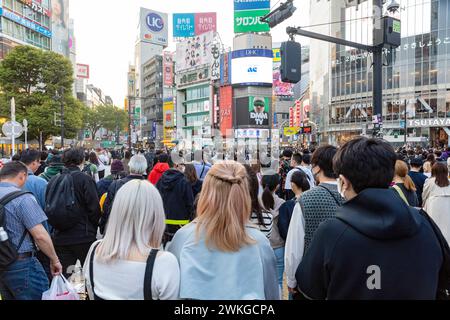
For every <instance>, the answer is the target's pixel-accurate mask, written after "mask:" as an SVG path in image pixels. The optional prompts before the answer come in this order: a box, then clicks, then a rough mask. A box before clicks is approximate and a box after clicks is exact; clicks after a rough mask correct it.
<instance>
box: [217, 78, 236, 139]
mask: <svg viewBox="0 0 450 320" xmlns="http://www.w3.org/2000/svg"><path fill="white" fill-rule="evenodd" d="M219 94H220V104H219V105H220V107H219V123H220V132H221V133H222V136H226V135H227V131H228V130H231V129H232V128H233V115H232V107H233V99H232V98H233V88H232V87H231V86H227V87H221V88H220V91H219Z"/></svg>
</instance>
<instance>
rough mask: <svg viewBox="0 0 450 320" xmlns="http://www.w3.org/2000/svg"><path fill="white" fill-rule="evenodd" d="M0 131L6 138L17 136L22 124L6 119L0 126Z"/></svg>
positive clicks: (20, 133) (20, 132)
mask: <svg viewBox="0 0 450 320" xmlns="http://www.w3.org/2000/svg"><path fill="white" fill-rule="evenodd" d="M2 131H3V134H4V135H5V136H7V137H8V138H11V137H14V138H18V137H20V136H21V135H22V133H23V127H22V125H21V124H20V123H19V122H17V121H8V122H5V124H4V125H3V126H2Z"/></svg>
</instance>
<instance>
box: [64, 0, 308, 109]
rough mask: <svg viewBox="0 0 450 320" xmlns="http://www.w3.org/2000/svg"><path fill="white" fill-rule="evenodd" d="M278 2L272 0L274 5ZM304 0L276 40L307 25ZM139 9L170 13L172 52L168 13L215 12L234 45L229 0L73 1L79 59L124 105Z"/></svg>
mask: <svg viewBox="0 0 450 320" xmlns="http://www.w3.org/2000/svg"><path fill="white" fill-rule="evenodd" d="M284 1H285V0H282V2H284ZM277 2H278V0H271V4H272V6H274V5H275V4H276V3H277ZM308 2H309V0H295V5H296V7H297V11H296V13H295V14H294V16H293V17H292V18H290V19H289V20H287V21H286V22H284V23H283V24H280V25H279V26H277V27H276V28H275V29H273V31H272V36H273V41H274V42H282V41H286V40H287V35H286V32H285V30H286V26H288V25H291V26H304V25H308V11H309V9H308ZM140 7H145V8H149V9H154V10H157V11H160V12H166V13H168V14H169V42H170V46H169V49H171V50H172V51H175V45H174V44H173V42H172V37H171V35H172V17H171V15H170V14H172V13H183V12H186V13H190V12H217V20H218V22H217V31H218V32H219V34H220V36H221V39H222V41H223V42H224V44H225V46H226V47H232V44H233V36H234V34H233V0H127V1H119V0H115V1H111V0H71V1H70V17H71V18H73V19H75V37H76V40H77V62H78V63H83V64H89V65H90V68H91V69H90V77H91V78H90V79H89V83H91V84H93V85H95V86H97V87H99V88H100V89H102V90H103V91H104V92H105V94H106V95H110V96H112V98H113V100H114V103H115V104H116V105H119V106H122V105H123V100H124V97H125V95H126V83H127V77H126V74H127V71H128V65H129V64H130V63H133V62H134V44H135V40H136V36H137V25H138V12H139V8H140ZM302 44H303V43H302Z"/></svg>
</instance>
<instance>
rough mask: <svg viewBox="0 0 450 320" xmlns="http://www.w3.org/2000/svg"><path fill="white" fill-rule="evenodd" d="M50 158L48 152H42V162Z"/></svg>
mask: <svg viewBox="0 0 450 320" xmlns="http://www.w3.org/2000/svg"><path fill="white" fill-rule="evenodd" d="M47 158H48V152H47V151H42V152H41V161H46V160H47Z"/></svg>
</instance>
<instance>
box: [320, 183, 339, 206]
mask: <svg viewBox="0 0 450 320" xmlns="http://www.w3.org/2000/svg"><path fill="white" fill-rule="evenodd" d="M319 188H322V189H324V190H326V191H327V192H328V193H329V194H330V195H331V196H332V197H333V199H334V201H335V202H336V205H337V206H338V207H340V206H341V202H340V201H339V200H338V199H337V198H336V197H335V195H334V194H333V192H331V191H330V189H328V188H327V187H325V186H323V185H319Z"/></svg>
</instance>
